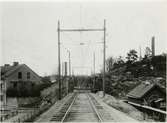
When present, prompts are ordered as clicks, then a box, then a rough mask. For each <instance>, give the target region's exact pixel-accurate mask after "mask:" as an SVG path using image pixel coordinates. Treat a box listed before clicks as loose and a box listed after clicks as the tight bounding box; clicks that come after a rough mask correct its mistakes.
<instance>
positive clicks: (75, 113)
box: [50, 93, 103, 122]
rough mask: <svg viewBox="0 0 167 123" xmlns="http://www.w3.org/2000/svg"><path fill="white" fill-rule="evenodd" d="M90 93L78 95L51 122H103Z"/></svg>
mask: <svg viewBox="0 0 167 123" xmlns="http://www.w3.org/2000/svg"><path fill="white" fill-rule="evenodd" d="M97 107H98V106H97V105H96V103H95V102H94V101H93V100H92V97H91V96H90V95H89V94H88V93H76V94H74V95H73V97H72V98H71V99H70V100H69V101H68V102H67V103H65V105H64V106H63V108H62V109H61V110H60V111H59V112H58V113H57V114H55V115H53V117H52V118H51V120H50V121H57V122H102V121H103V119H102V115H101V114H100V113H99V110H98V109H97Z"/></svg>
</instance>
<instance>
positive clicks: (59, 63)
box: [57, 20, 106, 100]
mask: <svg viewBox="0 0 167 123" xmlns="http://www.w3.org/2000/svg"><path fill="white" fill-rule="evenodd" d="M57 31H58V81H59V100H60V99H61V60H60V32H89V31H90V32H93V31H94V32H95V31H96V32H97V31H100V32H103V33H104V41H103V96H105V60H106V20H104V27H103V28H98V29H83V28H82V29H81V28H80V29H61V28H60V21H58V29H57Z"/></svg>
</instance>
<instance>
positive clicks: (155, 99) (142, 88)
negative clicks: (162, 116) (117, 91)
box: [127, 81, 166, 110]
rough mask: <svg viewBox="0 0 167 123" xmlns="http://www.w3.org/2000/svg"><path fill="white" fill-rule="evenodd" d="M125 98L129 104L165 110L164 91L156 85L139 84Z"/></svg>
mask: <svg viewBox="0 0 167 123" xmlns="http://www.w3.org/2000/svg"><path fill="white" fill-rule="evenodd" d="M127 97H128V101H129V102H133V103H137V104H140V105H147V106H150V107H154V108H158V109H161V110H166V89H165V88H164V87H162V86H161V85H159V84H157V83H150V82H148V81H147V82H144V83H141V84H140V85H138V86H137V87H135V88H134V89H133V90H132V91H130V92H129V93H128V94H127Z"/></svg>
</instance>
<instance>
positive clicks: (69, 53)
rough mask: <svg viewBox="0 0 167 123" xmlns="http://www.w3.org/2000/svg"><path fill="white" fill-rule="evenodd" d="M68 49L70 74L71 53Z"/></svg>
mask: <svg viewBox="0 0 167 123" xmlns="http://www.w3.org/2000/svg"><path fill="white" fill-rule="evenodd" d="M67 51H68V60H69V76H71V53H70V51H69V50H67Z"/></svg>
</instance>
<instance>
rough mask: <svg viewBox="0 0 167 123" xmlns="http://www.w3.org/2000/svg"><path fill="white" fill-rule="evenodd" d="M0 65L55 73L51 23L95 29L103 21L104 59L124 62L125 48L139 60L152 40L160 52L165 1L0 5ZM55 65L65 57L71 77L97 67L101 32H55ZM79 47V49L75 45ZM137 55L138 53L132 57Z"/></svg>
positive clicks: (166, 22)
mask: <svg viewBox="0 0 167 123" xmlns="http://www.w3.org/2000/svg"><path fill="white" fill-rule="evenodd" d="M0 9H1V10H0V15H1V16H0V17H1V19H0V29H1V33H0V39H1V40H0V46H1V47H0V48H1V50H0V59H1V60H0V64H1V65H4V64H12V62H14V61H18V62H19V63H24V64H27V65H28V66H29V67H31V68H32V69H33V70H34V71H35V72H36V73H38V74H39V75H41V76H43V75H50V74H56V73H57V70H58V45H57V44H58V39H57V38H58V37H57V35H58V34H57V23H58V20H59V21H60V28H61V29H64V28H69V29H71V28H100V29H103V27H104V19H105V20H106V58H108V57H110V56H112V57H114V58H117V57H119V56H123V57H126V54H127V52H128V51H129V50H130V49H135V50H136V51H137V52H138V53H139V47H140V46H141V49H142V56H144V53H145V51H144V50H145V48H146V47H150V46H151V37H152V36H155V54H156V55H158V54H161V53H163V52H166V51H167V50H166V46H167V44H166V41H167V14H166V11H167V2H166V1H165V0H164V1H159V2H158V1H147V2H144V1H141V2H139V1H136V2H133V1H119V2H116V1H111V2H109V1H105V2H102V1H101V2H98V1H92V2H88V1H86V2H76V1H73V2H65V1H64V2H55V1H50V2H46V1H45V2H39V1H36V2H35V1H34V2H0ZM60 40H61V62H65V61H67V62H68V51H67V50H69V51H70V53H71V63H72V71H73V73H74V74H91V72H92V70H93V53H95V63H96V69H95V71H96V72H99V71H100V70H101V69H102V67H103V43H102V42H103V32H61V33H60ZM80 43H84V45H80ZM138 55H139V54H138Z"/></svg>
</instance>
